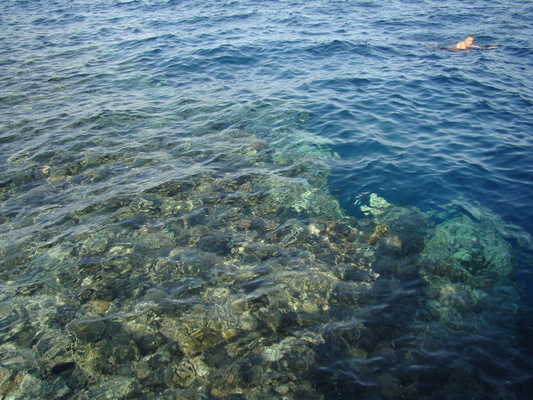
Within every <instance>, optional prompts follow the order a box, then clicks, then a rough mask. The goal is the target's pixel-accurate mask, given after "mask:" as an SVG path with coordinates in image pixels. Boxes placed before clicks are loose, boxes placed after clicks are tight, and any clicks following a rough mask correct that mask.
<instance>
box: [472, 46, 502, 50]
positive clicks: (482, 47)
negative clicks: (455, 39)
mask: <svg viewBox="0 0 533 400" xmlns="http://www.w3.org/2000/svg"><path fill="white" fill-rule="evenodd" d="M472 47H473V48H475V49H481V50H490V49H497V48H498V46H476V45H472Z"/></svg>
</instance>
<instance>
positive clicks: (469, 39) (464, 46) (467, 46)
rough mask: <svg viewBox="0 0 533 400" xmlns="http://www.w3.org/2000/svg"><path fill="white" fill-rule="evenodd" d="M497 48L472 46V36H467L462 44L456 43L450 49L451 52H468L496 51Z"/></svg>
mask: <svg viewBox="0 0 533 400" xmlns="http://www.w3.org/2000/svg"><path fill="white" fill-rule="evenodd" d="M497 47H498V46H476V45H475V44H474V36H472V35H468V36H467V37H465V40H463V41H462V42H459V43H456V44H454V45H453V46H451V47H450V49H452V50H468V49H496V48H497Z"/></svg>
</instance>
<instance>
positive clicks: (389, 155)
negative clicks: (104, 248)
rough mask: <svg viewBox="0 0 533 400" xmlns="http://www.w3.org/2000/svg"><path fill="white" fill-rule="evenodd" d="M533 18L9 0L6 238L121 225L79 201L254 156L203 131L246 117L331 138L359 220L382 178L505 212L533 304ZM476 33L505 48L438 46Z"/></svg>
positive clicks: (449, 6)
mask: <svg viewBox="0 0 533 400" xmlns="http://www.w3.org/2000/svg"><path fill="white" fill-rule="evenodd" d="M532 20H533V4H532V3H531V2H530V1H518V0H515V1H512V0H501V1H491V2H487V1H481V0H472V1H469V2H464V1H459V0H451V1H447V2H442V1H436V0H411V1H408V0H405V1H400V0H393V1H303V0H302V1H283V0H279V1H275V0H262V1H258V0H257V1H244V0H243V1H211V0H205V1H201V2H200V1H191V0H183V1H179V0H175V1H172V0H168V1H164V0H152V1H150V0H146V1H116V0H113V1H98V0H88V1H66V0H57V1H52V0H50V1H46V0H42V1H36V0H35V1H33V0H27V1H15V0H5V1H2V2H1V3H0V32H1V33H0V146H1V147H0V167H1V168H2V172H1V175H0V177H1V179H0V183H1V184H2V186H1V187H4V188H9V191H8V190H7V189H6V192H5V193H3V194H2V199H1V200H2V206H1V209H0V211H1V212H2V220H0V222H2V224H3V225H4V226H3V227H2V229H1V234H2V238H1V242H0V243H1V244H2V246H3V247H4V248H5V249H8V248H9V249H20V250H13V251H12V252H11V253H9V257H10V259H16V257H18V255H17V252H20V253H21V254H22V253H24V252H31V251H33V250H35V249H39V248H47V247H46V246H52V245H55V244H57V243H61V241H62V240H63V239H65V238H69V239H70V238H71V237H78V236H82V235H83V234H84V233H86V232H89V231H90V232H92V231H94V230H98V229H100V228H99V226H101V225H105V222H104V219H105V217H102V216H97V217H94V218H91V219H89V220H84V219H83V218H81V219H80V221H81V222H80V221H78V224H79V225H77V226H74V225H71V224H69V223H66V222H65V221H66V219H67V218H68V217H69V216H71V215H72V214H73V213H76V212H79V211H80V210H86V209H88V208H90V207H93V206H94V205H95V204H107V203H106V201H111V200H113V199H116V198H117V197H121V196H135V195H137V194H138V193H141V192H143V191H146V190H150V189H151V188H153V187H155V186H156V185H158V184H162V183H165V182H167V181H168V180H169V179H174V178H176V179H177V178H178V177H183V176H193V175H194V174H192V173H191V172H190V171H191V168H192V169H194V171H195V173H198V174H202V173H211V172H213V171H215V172H214V173H218V172H220V175H221V176H222V175H223V171H224V169H223V167H220V166H219V164H217V162H218V160H219V159H220V157H222V158H224V157H227V158H224V160H225V162H227V163H228V165H237V167H236V168H240V167H239V165H240V164H239V161H238V160H237V158H231V157H230V156H227V154H230V153H231V149H230V147H232V146H238V144H230V145H228V146H229V147H228V148H226V147H224V145H219V144H217V143H214V142H213V140H212V139H211V138H210V137H207V136H203V135H205V132H211V131H215V130H217V129H224V128H226V127H230V126H231V127H237V128H239V129H242V130H245V131H247V132H249V133H251V134H254V135H256V136H257V137H260V138H262V139H264V140H265V141H267V142H269V143H270V142H272V143H273V144H274V145H276V146H278V145H279V146H281V147H282V148H285V149H286V151H287V152H288V151H293V150H291V149H294V148H299V147H301V148H305V149H307V148H306V147H305V146H307V143H308V142H312V143H314V144H316V145H317V146H318V147H319V148H320V149H322V150H323V151H324V153H320V154H318V158H320V159H323V160H324V161H323V163H324V165H326V166H327V170H328V173H329V175H328V179H327V182H328V188H329V190H330V192H331V194H332V195H333V197H334V198H335V199H337V200H338V201H339V203H340V206H341V207H342V209H343V210H345V212H346V214H347V215H349V216H355V217H357V218H359V217H361V216H362V212H361V210H360V208H359V207H360V206H361V204H363V203H365V202H367V201H368V197H369V195H370V194H371V193H376V194H378V195H379V196H381V197H383V198H384V199H386V200H387V201H388V202H390V203H393V204H396V205H398V206H408V207H410V206H412V207H416V208H417V209H420V210H421V211H422V212H424V213H427V215H428V216H429V218H430V219H432V220H434V221H435V222H442V220H444V219H446V218H447V217H444V215H450V214H451V215H459V214H464V215H468V216H469V217H472V218H474V219H479V220H488V221H491V223H492V224H493V225H497V226H498V229H499V232H505V233H506V235H504V236H506V239H507V240H509V241H510V243H512V244H513V245H515V246H516V247H517V248H518V247H519V248H520V250H516V253H517V255H516V258H517V260H518V261H517V266H516V270H515V275H516V276H518V278H519V279H520V280H521V281H523V282H525V284H526V285H529V286H528V288H529V289H528V290H529V291H528V292H527V293H524V301H531V302H532V303H533V300H531V299H533V295H532V294H531V292H532V291H533V284H532V282H533V278H531V269H530V268H531V258H530V254H531V253H530V251H531V248H529V247H528V246H530V245H531V244H532V242H531V236H530V235H533V207H532V199H533V112H532V105H533V79H532V78H533V62H532V60H533V45H532V43H533V29H532V27H531V21H532ZM466 34H474V35H475V36H476V44H479V45H496V46H498V48H497V49H495V50H483V51H482V50H471V51H461V52H450V51H445V50H441V49H439V48H438V47H439V46H441V45H448V44H453V43H455V42H458V41H460V40H462V39H463V38H464V36H465V35H466ZM268 107H272V108H273V109H274V110H273V111H272V112H270V111H265V112H264V113H265V114H262V116H261V117H257V115H258V114H257V113H260V112H257V113H256V112H255V110H256V109H257V110H260V109H262V108H268ZM249 109H253V112H250V111H249ZM243 110H248V111H243ZM294 115H301V116H302V117H301V120H299V117H294ZM295 121H296V122H297V123H299V124H300V125H299V128H298V130H296V131H293V130H291V129H287V128H286V126H288V125H291V124H293V123H295ZM291 126H292V125H291ZM191 132H192V133H191ZM271 132H273V133H274V136H272V135H271ZM195 135H199V137H201V139H198V140H197V139H196V136H195ZM283 135H294V136H286V137H283ZM298 135H301V136H298ZM204 137H205V139H204ZM189 143H193V146H192V149H193V150H194V151H197V152H198V154H199V153H203V152H205V153H206V154H207V155H205V159H203V158H201V156H199V155H198V154H197V153H193V150H191V147H190V145H189ZM202 146H205V148H202ZM283 146H285V147H283ZM302 151H307V150H302ZM182 154H186V155H187V157H189V156H190V158H187V159H182V158H180V155H182ZM91 160H97V161H91ZM191 160H194V161H191ZM198 160H200V161H198ZM79 163H81V164H82V166H81V167H80V166H79ZM100 165H101V166H100ZM191 165H194V167H191ZM224 165H225V164H224ZM224 168H225V167H224ZM243 168H244V167H243ZM93 169H94V171H93ZM244 169H245V170H246V171H248V170H251V169H253V168H252V167H250V166H249V165H247V166H246V168H244ZM50 171H51V172H50ZM65 171H67V172H65ZM91 174H93V175H91ZM194 176H195V175H194ZM45 180H46V182H45ZM103 209H104V210H106V209H105V207H104V208H103ZM112 211H113V212H114V210H112ZM454 213H455V214H454ZM104 214H105V213H103V214H102V215H104ZM76 235H78V236H76ZM10 251H11V250H10ZM6 252H8V251H7V250H6ZM32 257H34V256H31V257H29V258H31V259H32V260H33V258H32ZM528 257H529V258H528ZM30 264H31V262H30ZM36 274H37V273H36ZM35 276H37V278H35ZM21 279H22V278H21ZM24 279H30V280H31V279H33V278H32V273H31V272H29V273H28V275H27V276H26V275H24ZM34 279H41V277H40V275H38V274H37V275H34ZM15 280H16V279H15V278H13V277H10V278H9V279H7V278H5V279H4V281H6V282H12V281H15ZM528 299H529V300H528ZM494 373H495V374H496V375H497V373H496V372H494ZM517 375H520V374H518V373H517ZM458 385H459V386H460V383H458ZM280 393H281V392H280ZM339 393H342V391H339ZM339 396H340V394H339ZM455 396H456V397H450V398H463V397H461V396H460V395H459V394H457V395H455ZM501 396H502V397H494V398H502V399H503V398H520V397H519V395H517V396H518V397H512V396H511V395H507V396H509V397H504V396H505V394H501ZM376 398H385V397H376ZM389 398H394V397H392V395H391V397H389Z"/></svg>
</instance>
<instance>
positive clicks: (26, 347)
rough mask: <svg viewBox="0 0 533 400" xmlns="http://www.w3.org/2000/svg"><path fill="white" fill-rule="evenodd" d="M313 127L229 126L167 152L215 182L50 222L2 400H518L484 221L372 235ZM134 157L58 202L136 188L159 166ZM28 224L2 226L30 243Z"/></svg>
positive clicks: (501, 293) (85, 162)
mask: <svg viewBox="0 0 533 400" xmlns="http://www.w3.org/2000/svg"><path fill="white" fill-rule="evenodd" d="M258 109H259V111H258V110H256V111H249V112H250V113H256V112H262V111H260V108H258ZM304 117H305V115H303V116H297V117H294V116H293V117H291V118H292V119H291V118H288V119H287V121H286V122H287V123H286V124H285V126H288V128H286V129H287V130H289V132H287V131H281V130H280V129H277V130H273V131H272V132H271V135H272V137H270V138H269V139H270V140H266V139H265V138H264V137H262V136H261V135H260V133H258V132H259V131H260V130H259V129H253V127H251V128H250V129H249V130H246V129H245V127H243V126H239V127H238V128H234V127H228V126H221V127H214V126H211V127H209V128H208V129H207V131H206V132H203V133H201V134H200V133H199V134H198V136H197V137H191V138H189V139H187V140H186V141H184V142H183V143H179V144H178V145H175V147H172V146H169V145H164V144H162V145H161V146H160V147H157V146H156V145H155V144H154V147H155V148H156V149H157V151H163V149H164V150H165V151H170V153H172V155H171V157H175V158H176V160H178V161H176V162H183V163H185V164H188V166H191V165H192V166H194V165H202V166H205V165H207V166H208V167H206V168H198V169H196V170H195V168H194V167H191V171H189V175H184V174H183V173H182V172H181V171H180V173H178V174H175V175H172V174H171V173H169V176H165V177H163V178H161V177H159V176H158V178H157V179H155V181H151V180H148V181H146V182H143V183H142V184H135V185H134V186H135V188H138V187H140V189H139V190H137V191H135V190H131V191H127V190H124V191H123V192H120V193H115V195H113V196H105V195H102V196H98V195H94V197H92V198H91V201H82V202H81V203H76V205H77V206H78V207H70V208H69V209H68V210H67V211H66V212H65V213H63V214H61V215H59V216H54V213H53V212H52V211H51V210H43V214H41V215H40V216H36V215H34V216H32V221H37V222H39V221H41V222H42V219H43V218H44V219H48V220H49V221H51V225H45V226H51V228H50V227H48V228H46V229H43V231H42V232H38V233H35V235H36V237H34V238H32V241H35V242H37V240H39V242H38V243H39V245H35V246H32V244H31V243H32V242H31V241H24V240H20V241H19V242H16V241H15V242H14V244H12V245H11V246H4V247H3V248H2V249H1V250H0V252H1V256H2V261H1V262H2V264H1V270H0V271H1V276H2V288H1V292H0V302H1V306H2V317H1V318H0V338H1V343H0V399H6V400H7V399H24V398H42V399H45V398H55V399H63V398H65V399H66V398H69V399H80V400H81V399H86V398H91V399H109V398H113V399H128V398H139V399H190V398H212V399H252V400H253V399H257V400H259V399H272V398H283V399H294V400H297V399H298V400H300V399H333V398H354V397H357V398H360V399H369V400H370V399H377V398H379V399H397V398H417V399H433V398H445V397H446V395H447V394H448V393H450V390H459V389H461V390H466V391H472V393H476V396H478V397H476V398H490V394H491V393H493V391H494V390H499V391H501V390H503V389H502V388H500V387H495V386H494V383H491V382H490V379H489V378H490V376H491V374H493V373H495V372H494V371H500V370H501V369H502V368H506V367H509V368H510V364H511V363H512V361H510V358H505V357H506V351H509V349H512V348H513V346H514V345H515V344H514V342H513V340H514V339H513V338H514V336H513V335H514V323H515V318H516V313H517V306H516V304H517V303H518V301H519V292H518V290H517V288H516V286H515V284H514V283H513V282H512V281H511V280H510V277H509V275H510V273H511V272H512V268H513V267H512V260H511V256H510V246H509V244H508V243H507V242H506V241H505V240H504V239H503V238H502V237H501V235H500V234H499V233H498V232H497V231H496V230H494V229H490V227H488V226H484V225H483V222H482V221H481V222H479V221H478V222H476V221H474V220H472V219H471V218H469V217H467V216H461V217H457V218H453V219H449V220H445V221H444V222H442V223H439V224H435V223H434V222H432V221H431V220H430V219H428V218H427V217H426V216H424V214H422V213H421V212H420V211H419V210H417V209H414V208H412V207H398V206H395V205H393V204H390V203H388V202H387V201H386V200H384V199H382V198H380V197H379V196H377V195H376V194H372V195H371V196H370V199H369V202H368V204H365V205H364V206H363V208H362V210H363V211H364V212H365V213H366V214H367V216H366V217H365V218H361V219H356V218H353V217H349V216H346V215H344V213H343V211H342V210H341V209H340V207H339V204H338V202H337V200H336V199H335V198H334V197H333V196H331V194H330V193H329V192H328V190H327V176H328V171H327V167H326V164H325V163H324V162H323V159H325V158H327V157H330V156H331V154H328V153H327V151H325V149H324V148H323V147H321V145H320V144H313V143H306V142H305V141H304V136H305V135H304V134H303V133H302V132H301V131H299V130H298V129H296V128H295V126H297V125H298V123H297V122H294V121H301V120H302V119H303V118H304ZM230 119H231V118H230ZM291 121H292V122H291ZM292 123H294V127H293V126H292V125H291V124H292ZM256 131H257V132H256ZM288 133H294V135H293V136H292V140H295V139H294V138H296V139H298V140H297V143H298V145H295V144H294V142H291V141H290V140H289V139H288V138H289V137H290V135H289V134H288ZM209 143H212V145H209ZM302 143H305V145H302ZM169 149H170V150H169ZM150 151H153V149H152V150H150ZM150 151H149V152H148V155H149V154H150ZM146 156H147V155H146ZM128 157H131V156H124V158H121V157H119V156H113V157H111V156H102V157H96V158H95V157H87V158H84V159H82V160H81V161H78V162H76V163H73V164H70V162H69V163H67V164H68V165H66V166H65V165H63V166H53V167H43V171H46V174H45V173H44V172H43V175H42V176H41V175H39V177H38V179H39V180H40V183H39V184H43V185H45V187H47V189H46V190H50V191H52V192H53V191H60V190H61V191H62V190H65V191H66V194H65V196H67V200H68V199H69V197H68V196H72V194H71V191H75V190H78V189H79V190H81V189H80V188H79V187H80V185H81V186H83V185H86V186H88V187H92V185H96V193H102V192H100V189H101V187H99V186H98V185H101V184H102V181H101V180H103V181H105V179H106V178H105V177H104V174H101V175H99V174H100V172H101V171H103V170H105V167H106V165H108V164H113V165H114V167H115V168H119V169H120V168H123V170H124V171H129V167H128V168H126V166H128V165H130V164H131V165H138V164H140V163H142V162H143V157H145V156H142V155H141V156H140V157H139V159H133V160H132V159H130V158H128ZM171 157H170V156H169V159H170V158H171ZM161 163H162V164H161V165H157V166H156V167H157V168H163V167H166V168H169V169H170V168H171V167H170V165H171V164H168V163H167V161H162V162H161ZM121 164H124V166H122V167H120V165H121ZM131 165H130V166H131ZM44 168H46V169H44ZM127 174H129V172H127V173H126V175H127ZM127 176H128V177H129V175H127ZM109 179H111V178H109ZM113 179H115V178H113ZM127 179H129V178H127ZM150 179H153V177H150ZM43 180H44V182H42V181H43ZM95 181H98V182H99V183H95ZM47 185H48V186H47ZM57 185H59V186H60V188H59V187H58V186H57ZM8 190H9V191H11V192H10V193H11V194H10V195H12V196H15V195H16V191H17V190H22V189H17V188H15V187H14V186H13V187H10V188H9V189H8ZM45 211H46V212H45ZM56 211H57V210H56ZM57 212H59V211H57ZM27 218H28V217H27V216H23V215H20V216H17V215H14V214H13V215H8V216H6V217H5V219H4V220H3V222H2V223H3V224H4V225H5V226H6V227H7V228H9V229H14V230H17V229H18V230H21V229H25V227H27V226H31V223H30V220H29V219H27ZM37 222H35V223H37ZM485 327H491V332H493V333H492V334H491V335H492V336H487V335H486V334H485V333H484V332H485V331H484V328H485ZM494 327H497V329H494ZM495 344H499V345H498V346H495ZM464 346H471V350H470V351H469V352H468V354H467V355H466V356H465V355H464V352H463V351H462V349H463V347H464ZM489 355H490V357H493V358H494V361H487V359H486V358H487V357H489ZM454 359H457V360H458V359H460V360H461V363H459V362H457V365H455V366H454V365H453V362H452V361H453V360H454ZM502 360H503V361H502ZM502 365H503V367H502ZM443 369H444V370H445V371H446V373H444V374H443V373H442V370H443ZM478 370H481V373H478V372H477V371H478ZM430 382H431V387H433V388H434V387H435V382H439V383H440V384H441V387H442V391H441V392H440V393H435V392H434V391H432V392H430V391H428V389H427V388H428V387H429V383H430ZM479 396H482V397H479ZM483 396H485V397H483Z"/></svg>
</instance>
